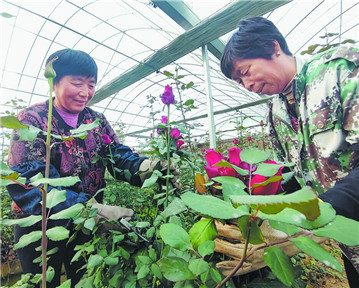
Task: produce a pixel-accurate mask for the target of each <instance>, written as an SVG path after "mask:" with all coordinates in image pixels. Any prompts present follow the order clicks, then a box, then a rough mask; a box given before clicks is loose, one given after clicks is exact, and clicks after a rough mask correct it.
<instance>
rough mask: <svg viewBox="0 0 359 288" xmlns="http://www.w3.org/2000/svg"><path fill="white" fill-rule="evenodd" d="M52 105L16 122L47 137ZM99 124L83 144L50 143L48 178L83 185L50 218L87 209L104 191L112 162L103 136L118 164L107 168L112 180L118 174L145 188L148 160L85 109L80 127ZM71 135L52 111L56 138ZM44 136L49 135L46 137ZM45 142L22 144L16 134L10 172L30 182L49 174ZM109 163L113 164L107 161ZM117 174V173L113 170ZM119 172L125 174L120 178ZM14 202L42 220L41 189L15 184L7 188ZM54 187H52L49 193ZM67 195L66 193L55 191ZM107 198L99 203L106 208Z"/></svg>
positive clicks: (69, 192) (35, 108)
mask: <svg viewBox="0 0 359 288" xmlns="http://www.w3.org/2000/svg"><path fill="white" fill-rule="evenodd" d="M48 110H49V101H46V102H43V103H39V104H36V105H33V106H31V107H29V108H27V109H25V110H22V111H21V112H20V113H19V115H18V119H19V120H20V121H21V122H22V123H23V124H25V125H27V126H30V125H32V126H35V127H38V128H40V129H42V130H43V131H47V122H48V118H47V115H48ZM96 119H99V123H100V124H99V126H97V127H96V128H94V129H92V130H90V131H88V134H87V136H86V137H85V138H84V139H81V138H72V140H68V141H63V140H61V139H56V138H54V137H51V144H52V148H51V160H50V162H51V167H50V178H57V177H66V176H78V177H79V178H80V180H81V181H80V182H77V183H76V184H75V185H73V186H72V187H66V191H67V197H66V201H64V202H62V203H59V204H58V205H56V206H55V207H53V208H52V213H56V212H58V211H61V210H63V209H66V208H68V207H70V206H72V205H74V204H76V203H84V202H86V201H87V200H89V199H90V198H92V197H93V196H94V195H95V194H96V192H97V191H99V190H100V189H102V188H104V187H105V186H106V183H105V179H104V175H105V170H106V166H105V165H106V161H103V160H104V159H105V158H109V145H108V144H104V143H103V137H102V136H103V135H104V134H107V135H108V136H109V137H110V138H111V139H112V140H113V141H112V144H111V152H112V155H113V159H114V160H115V164H114V165H113V166H112V165H109V164H107V168H108V170H109V171H110V173H111V174H112V175H114V172H115V171H114V170H116V172H115V173H116V175H115V177H116V178H117V179H119V180H124V181H127V182H129V183H130V184H132V185H136V186H141V185H142V182H141V180H140V178H139V176H138V173H136V172H138V169H139V166H140V164H141V162H142V161H143V160H144V159H146V158H145V157H140V156H139V155H138V154H136V153H133V152H132V151H131V149H130V148H129V147H127V146H124V145H122V144H120V143H119V141H118V138H117V136H116V134H115V132H114V131H113V129H112V128H111V126H110V124H109V123H108V122H107V120H106V118H105V116H104V115H103V114H101V113H98V112H95V111H94V110H92V109H90V108H88V107H86V108H85V109H84V110H83V111H82V112H81V113H80V114H79V118H78V127H79V126H80V125H81V124H90V123H93V122H94V121H95V120H96ZM71 129H74V128H73V127H70V126H69V125H67V124H66V123H65V122H64V120H63V119H62V118H61V116H60V115H59V114H58V112H57V111H56V109H53V119H52V130H51V133H52V134H56V135H62V136H69V135H71V134H72V133H71V131H70V130H71ZM45 134H46V133H45ZM45 141H46V136H45V135H42V134H39V135H38V138H37V139H36V140H35V141H20V140H19V131H18V130H16V131H15V132H14V134H13V136H12V140H11V143H10V151H9V156H8V166H9V167H10V168H11V169H12V170H14V171H16V172H18V173H20V176H22V177H26V178H27V179H30V178H31V177H33V176H35V175H36V174H38V173H39V172H42V173H43V174H44V173H45V156H46V148H45V144H44V143H45ZM107 163H110V161H107ZM114 168H116V169H114ZM121 171H122V172H123V173H121ZM7 188H8V191H9V193H10V196H11V197H12V199H13V200H14V202H15V203H16V204H17V206H19V207H20V208H21V210H22V211H23V212H25V213H26V214H28V215H38V214H41V204H40V201H41V197H42V196H41V192H40V190H39V189H38V188H33V189H30V190H27V189H25V188H23V187H21V186H20V185H17V184H11V185H8V186H7ZM52 188H53V187H49V189H48V192H50V191H51V189H52ZM56 188H57V189H59V190H63V189H64V188H62V187H56ZM102 196H103V194H102V193H99V194H98V195H96V200H97V201H98V202H102V198H103V197H102Z"/></svg>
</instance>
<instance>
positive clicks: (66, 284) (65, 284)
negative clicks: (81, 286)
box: [58, 279, 71, 288]
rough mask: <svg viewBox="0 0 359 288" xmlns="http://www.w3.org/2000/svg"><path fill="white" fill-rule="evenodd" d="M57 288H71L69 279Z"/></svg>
mask: <svg viewBox="0 0 359 288" xmlns="http://www.w3.org/2000/svg"><path fill="white" fill-rule="evenodd" d="M58 288H71V279H68V280H66V281H65V282H62V283H61V285H60V286H59V287H58Z"/></svg>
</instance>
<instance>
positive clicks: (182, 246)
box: [160, 223, 192, 251]
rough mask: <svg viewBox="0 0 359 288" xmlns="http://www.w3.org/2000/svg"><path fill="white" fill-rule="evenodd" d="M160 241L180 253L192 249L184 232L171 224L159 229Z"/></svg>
mask: <svg viewBox="0 0 359 288" xmlns="http://www.w3.org/2000/svg"><path fill="white" fill-rule="evenodd" d="M160 235H161V238H162V240H163V241H164V242H165V243H166V244H167V245H170V246H171V247H173V248H176V249H179V250H181V251H186V250H189V249H192V245H191V240H190V237H189V235H188V234H187V232H186V230H184V229H183V228H182V227H181V226H179V225H177V224H173V223H167V224H163V225H161V227H160Z"/></svg>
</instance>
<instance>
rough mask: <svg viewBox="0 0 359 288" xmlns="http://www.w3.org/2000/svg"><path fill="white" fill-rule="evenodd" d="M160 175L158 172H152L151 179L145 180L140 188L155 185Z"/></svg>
mask: <svg viewBox="0 0 359 288" xmlns="http://www.w3.org/2000/svg"><path fill="white" fill-rule="evenodd" d="M161 175H162V173H161V172H160V171H158V170H155V171H153V173H152V174H151V177H150V178H148V179H146V180H145V181H144V182H143V184H142V188H148V187H152V186H153V185H155V184H156V183H157V180H158V178H159V176H161Z"/></svg>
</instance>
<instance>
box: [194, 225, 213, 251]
mask: <svg viewBox="0 0 359 288" xmlns="http://www.w3.org/2000/svg"><path fill="white" fill-rule="evenodd" d="M217 235H218V233H217V229H216V225H215V224H214V221H213V219H211V218H209V219H201V220H200V221H198V222H197V223H195V224H194V225H193V226H192V228H191V229H190V230H189V236H190V238H191V242H192V246H193V249H195V250H197V248H198V247H199V246H200V245H201V244H202V243H203V242H206V241H208V240H213V239H214V238H215V237H216V236H217Z"/></svg>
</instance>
